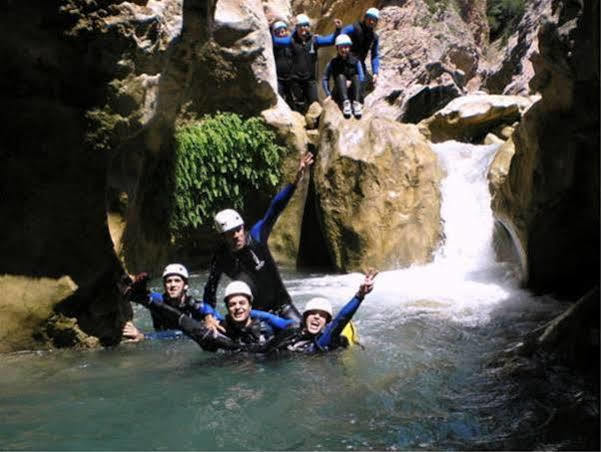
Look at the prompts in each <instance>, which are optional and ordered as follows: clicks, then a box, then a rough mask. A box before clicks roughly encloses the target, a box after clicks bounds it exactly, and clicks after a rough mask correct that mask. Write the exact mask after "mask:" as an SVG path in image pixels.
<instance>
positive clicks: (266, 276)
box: [203, 184, 300, 323]
mask: <svg viewBox="0 0 601 452" xmlns="http://www.w3.org/2000/svg"><path fill="white" fill-rule="evenodd" d="M294 189H295V186H294V185H292V184H290V185H287V186H286V187H284V188H283V189H282V190H281V191H280V192H279V193H278V194H277V195H276V196H275V198H274V199H273V200H272V201H271V204H270V206H269V208H268V209H267V212H266V213H265V216H264V217H263V218H262V219H261V220H259V221H258V222H257V223H256V224H255V225H254V226H253V227H252V228H251V230H250V232H249V233H248V234H247V237H246V246H244V248H242V249H241V250H239V251H231V250H230V248H229V246H228V245H227V244H225V243H223V244H222V245H221V246H220V247H219V248H218V249H217V251H216V252H215V254H214V255H213V260H212V262H211V268H210V272H209V279H208V281H207V283H206V285H205V289H204V295H203V300H204V301H205V303H208V304H210V305H211V306H213V307H215V306H216V303H217V299H216V293H217V287H218V285H219V280H220V278H221V275H222V274H223V273H225V274H226V275H228V276H229V277H230V278H231V279H232V280H240V281H244V282H246V283H247V284H248V285H249V286H250V288H251V291H252V293H253V295H254V301H253V309H260V310H263V311H268V312H273V313H276V314H278V315H280V316H282V317H286V318H289V319H294V320H296V321H298V322H299V323H300V313H299V312H298V310H297V309H296V308H295V307H294V305H293V304H292V299H291V298H290V294H288V291H287V290H286V287H285V286H284V283H283V281H282V277H281V276H280V272H279V270H278V268H277V265H276V263H275V261H274V259H273V257H272V255H271V252H270V251H269V248H268V246H267V240H268V238H269V234H270V233H271V230H272V228H273V225H274V224H275V221H276V220H277V218H278V216H279V215H280V214H281V213H282V211H283V210H284V208H285V207H286V205H287V204H288V201H290V198H291V197H292V195H293V194H294Z"/></svg>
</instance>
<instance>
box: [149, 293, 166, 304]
mask: <svg viewBox="0 0 601 452" xmlns="http://www.w3.org/2000/svg"><path fill="white" fill-rule="evenodd" d="M148 297H149V301H150V304H157V303H162V302H163V294H161V293H158V292H150V295H149V296H148Z"/></svg>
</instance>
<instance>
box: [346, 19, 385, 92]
mask: <svg viewBox="0 0 601 452" xmlns="http://www.w3.org/2000/svg"><path fill="white" fill-rule="evenodd" d="M341 33H344V34H347V35H348V36H349V37H350V38H351V41H353V45H352V46H351V53H352V54H353V55H355V57H357V58H358V59H359V61H360V62H361V66H362V67H363V73H364V74H365V82H364V83H363V86H364V87H365V86H366V85H367V84H368V83H369V82H371V80H372V79H371V76H370V75H369V73H368V72H367V67H366V66H365V59H366V58H367V53H368V52H371V70H372V72H373V74H374V75H377V74H378V73H379V72H380V55H379V46H380V44H379V42H380V38H379V37H378V34H377V33H376V32H375V31H374V30H373V29H372V28H369V27H368V26H367V25H365V23H364V22H363V21H359V22H355V23H354V24H352V25H347V26H345V27H344V28H343V29H342V31H341ZM363 95H365V92H364V93H363Z"/></svg>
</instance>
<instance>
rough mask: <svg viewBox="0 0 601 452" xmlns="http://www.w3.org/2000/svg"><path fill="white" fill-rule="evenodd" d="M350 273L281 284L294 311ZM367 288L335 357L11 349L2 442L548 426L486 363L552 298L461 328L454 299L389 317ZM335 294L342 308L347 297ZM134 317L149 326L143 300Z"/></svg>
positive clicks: (213, 439) (324, 440) (187, 344)
mask: <svg viewBox="0 0 601 452" xmlns="http://www.w3.org/2000/svg"><path fill="white" fill-rule="evenodd" d="M398 273H399V272H396V273H395V272H391V273H389V274H384V275H381V276H379V278H380V277H382V276H383V278H382V281H381V282H382V284H381V286H382V285H384V286H385V285H386V284H387V281H388V279H389V278H391V279H393V280H398V279H399V274H398ZM355 279H356V280H360V277H359V275H347V276H340V277H332V276H308V275H304V276H303V275H288V276H287V283H288V285H289V287H291V291H292V292H293V293H295V294H296V296H297V297H298V298H297V299H299V300H300V301H299V304H300V305H302V304H304V302H305V301H306V299H308V298H309V297H310V296H312V295H313V294H314V293H315V292H322V291H323V290H324V286H327V287H328V288H329V290H334V291H337V292H347V293H349V290H347V286H348V287H349V288H351V287H352V286H353V284H352V283H353V282H355ZM202 282H203V279H202V278H194V280H193V285H194V286H195V287H197V288H200V287H201V286H202ZM352 292H353V291H352V290H350V293H351V294H352ZM374 295H376V297H374V298H373V299H371V301H372V303H371V304H368V303H369V302H370V298H368V299H366V301H365V302H364V306H362V308H361V310H360V311H359V313H358V315H357V325H358V328H359V331H360V333H361V336H362V342H363V344H364V346H365V349H362V348H360V347H354V348H352V349H349V350H344V351H341V352H336V353H332V354H329V355H320V356H293V357H281V358H278V359H265V358H263V359H261V358H257V357H251V356H232V355H225V354H211V353H208V352H203V351H201V350H200V349H199V348H198V346H197V345H196V344H195V343H193V342H192V341H190V340H187V339H181V340H164V341H146V342H143V343H140V344H124V345H121V346H119V347H116V348H112V349H104V350H92V351H74V350H64V351H54V352H38V353H28V354H15V355H9V356H5V357H3V358H2V360H3V372H2V375H1V376H0V386H1V387H2V388H3V390H2V395H1V396H0V416H1V418H2V423H1V425H0V438H1V439H0V448H2V449H21V450H23V449H44V450H131V449H138V450H139V449H153V450H154V449H159V450H164V449H169V450H172V449H178V450H188V449H216V450H240V449H245V450H246V449H270V450H274V449H277V450H288V449H303V450H322V449H323V450H347V449H349V450H356V449H378V450H382V449H483V448H484V449H486V448H504V445H507V444H509V445H510V446H512V447H511V448H514V449H515V448H519V447H520V446H526V448H528V447H535V446H536V445H540V444H543V443H542V442H541V441H543V439H544V438H546V435H547V432H546V431H544V427H543V431H538V430H537V428H538V427H539V426H541V425H544V423H545V422H546V421H547V420H548V418H549V415H550V412H551V409H552V407H549V406H548V405H547V404H548V403H549V401H541V400H540V397H538V396H533V395H532V394H529V391H527V390H526V388H527V385H526V384H524V385H522V386H521V385H520V384H518V382H516V381H514V380H511V379H507V380H504V379H502V378H499V376H498V375H497V374H496V371H495V369H494V368H492V369H491V368H489V367H488V364H489V362H490V360H491V359H492V357H493V356H494V355H495V353H496V352H497V351H499V350H502V349H503V348H504V347H506V346H507V345H508V344H511V343H512V340H515V339H516V338H517V337H518V334H519V332H520V331H524V330H527V329H529V328H532V327H533V326H534V325H536V324H538V323H539V322H540V321H541V320H542V319H544V318H547V317H549V316H550V315H552V314H553V313H554V312H556V311H557V310H558V309H560V306H559V305H558V304H557V303H556V302H553V301H552V300H548V299H534V298H531V297H529V296H528V295H527V294H524V293H522V292H520V291H517V292H516V293H514V298H509V299H507V300H505V302H504V303H502V304H501V306H498V307H496V308H495V309H494V310H493V311H491V312H489V313H487V315H488V316H490V318H491V320H489V321H486V322H484V323H482V324H480V325H478V324H473V318H472V317H473V313H467V314H466V316H467V317H466V318H469V322H468V324H462V323H461V322H459V321H457V319H455V320H453V316H456V314H452V315H451V314H449V313H448V312H446V311H447V310H448V306H446V305H444V304H439V305H436V303H432V302H425V301H422V302H418V303H409V304H407V305H405V307H404V308H402V309H399V310H397V311H396V312H394V311H393V310H391V309H389V311H390V312H383V311H385V309H384V306H386V305H387V303H389V301H388V300H387V298H386V296H387V295H388V296H389V297H390V296H392V294H391V293H390V291H389V288H388V289H387V288H386V287H380V288H379V296H377V295H378V293H376V294H374ZM520 297H525V298H527V300H526V299H520ZM337 298H338V299H337V300H336V301H335V305H336V307H339V306H340V305H341V304H342V303H343V302H344V301H345V299H344V298H342V297H337ZM526 301H527V303H525V302H526ZM401 305H402V302H401ZM388 306H390V305H388ZM441 306H442V307H441ZM136 322H137V324H139V325H140V326H141V327H143V328H144V329H147V328H148V327H149V326H150V319H149V316H148V314H147V312H146V311H144V310H143V309H141V308H139V307H136ZM566 379H568V376H567V375H566ZM564 390H566V389H565V388H564ZM533 432H534V433H533ZM568 437H569V435H568ZM544 444H547V443H544Z"/></svg>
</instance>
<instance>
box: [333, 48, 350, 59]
mask: <svg viewBox="0 0 601 452" xmlns="http://www.w3.org/2000/svg"><path fill="white" fill-rule="evenodd" d="M336 51H337V52H338V55H340V56H341V57H342V58H346V57H348V54H349V52H350V51H351V46H347V45H343V46H336Z"/></svg>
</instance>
